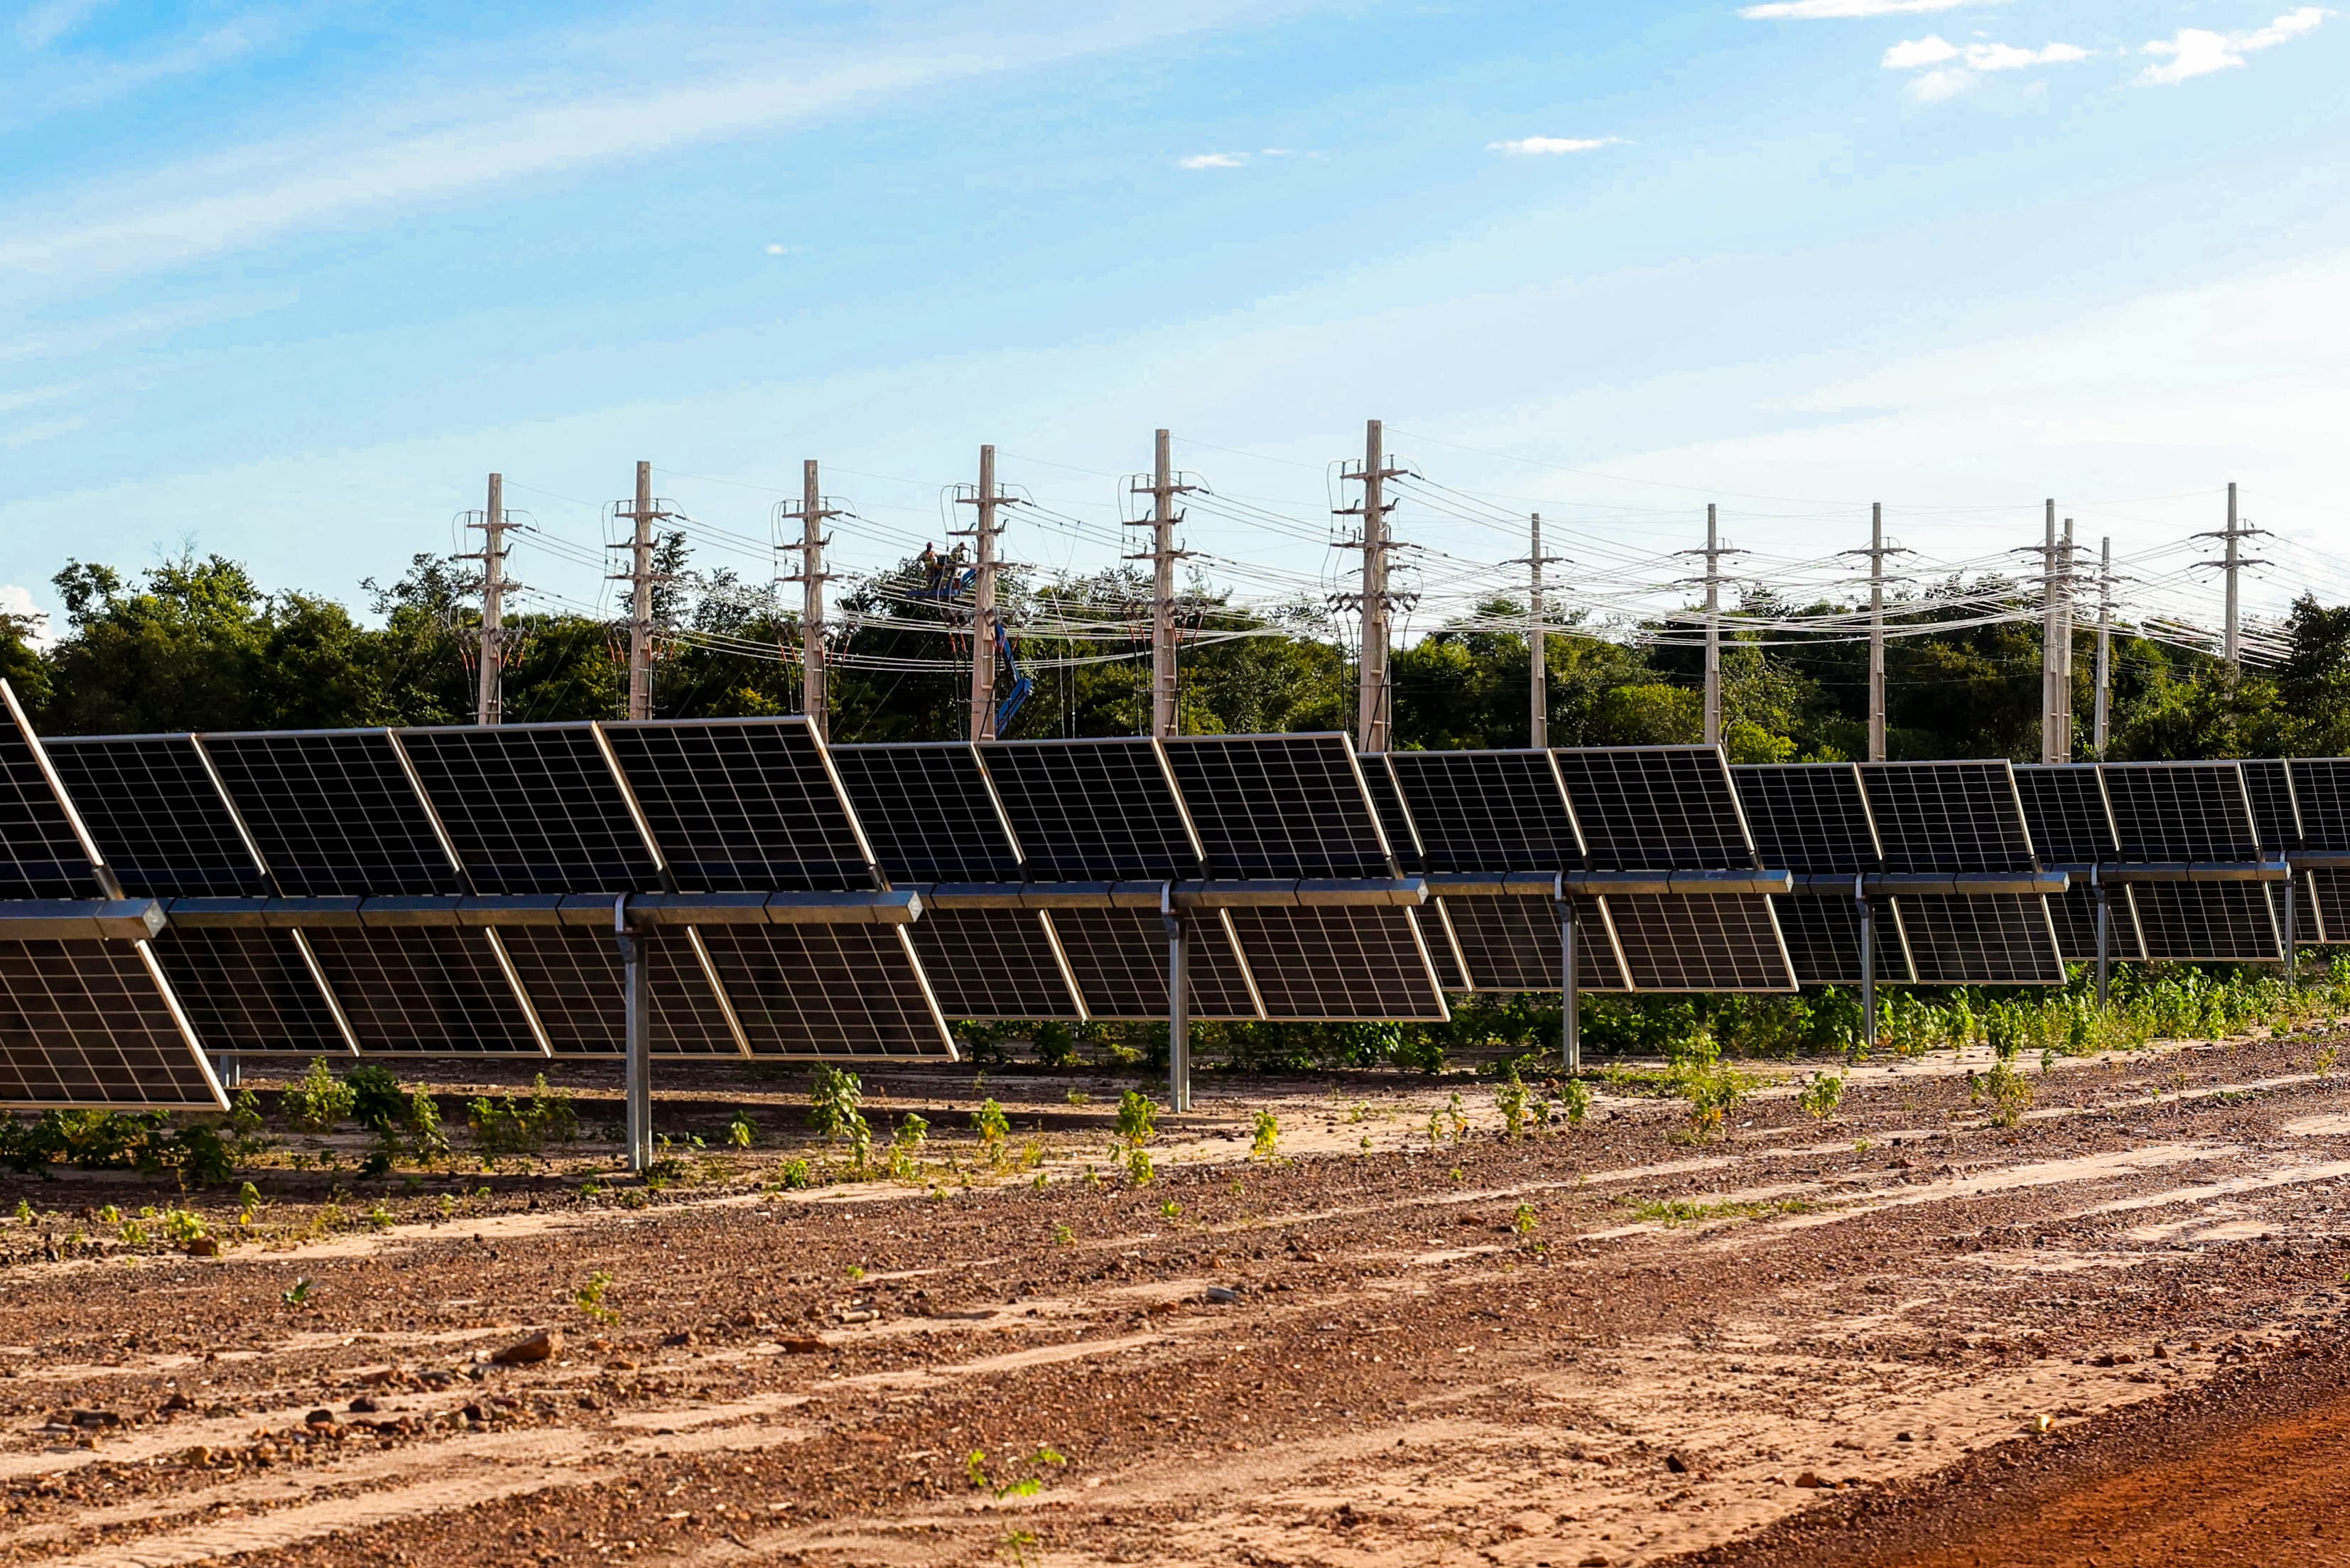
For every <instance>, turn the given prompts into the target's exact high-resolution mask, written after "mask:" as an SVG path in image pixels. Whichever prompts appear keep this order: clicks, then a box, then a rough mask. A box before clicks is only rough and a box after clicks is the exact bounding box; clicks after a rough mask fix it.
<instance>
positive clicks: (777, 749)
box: [602, 716, 874, 893]
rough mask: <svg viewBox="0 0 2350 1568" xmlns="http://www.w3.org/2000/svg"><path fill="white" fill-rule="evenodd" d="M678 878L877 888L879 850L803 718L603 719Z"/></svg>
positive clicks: (690, 883) (778, 887) (705, 883)
mask: <svg viewBox="0 0 2350 1568" xmlns="http://www.w3.org/2000/svg"><path fill="white" fill-rule="evenodd" d="M602 728H603V732H604V735H605V738H606V739H607V740H608V741H609V742H610V743H611V747H612V753H613V755H614V756H616V757H617V758H618V759H619V763H620V772H621V774H623V775H624V776H625V777H626V778H627V780H628V784H629V790H630V792H631V793H632V794H634V796H635V798H636V802H637V805H638V806H639V809H640V810H642V811H643V813H644V815H645V820H646V822H647V823H648V824H649V825H650V827H651V830H652V837H653V842H654V843H655V844H657V845H659V846H660V851H661V856H662V857H663V859H664V860H666V861H667V862H668V865H669V868H670V873H671V876H672V877H675V879H676V882H677V886H678V887H679V888H681V889H682V890H684V891H686V892H691V893H733V892H748V891H775V892H800V891H809V890H821V889H827V888H830V889H841V888H870V887H872V886H873V885H874V869H873V861H872V856H871V854H870V853H869V851H868V847H867V845H866V841H865V839H864V837H863V836H862V835H860V834H859V833H858V827H857V822H856V819H855V818H854V817H853V816H852V815H850V814H849V811H848V807H847V802H846V801H845V799H844V797H843V796H842V794H841V793H840V790H839V788H838V787H837V784H836V783H835V781H834V776H833V773H832V768H831V765H830V762H829V759H828V758H827V756H826V754H825V750H824V746H823V744H822V742H819V741H817V739H816V735H815V733H814V732H812V731H811V730H810V729H809V728H808V724H807V721H806V719H805V718H801V717H797V716H792V717H785V718H775V719H692V720H687V719H658V720H645V721H642V722H631V723H608V724H605V725H604V726H602Z"/></svg>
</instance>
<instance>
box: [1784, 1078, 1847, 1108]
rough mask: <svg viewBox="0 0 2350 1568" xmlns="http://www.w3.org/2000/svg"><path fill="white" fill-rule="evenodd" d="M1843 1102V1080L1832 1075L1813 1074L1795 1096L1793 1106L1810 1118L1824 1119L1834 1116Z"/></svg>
mask: <svg viewBox="0 0 2350 1568" xmlns="http://www.w3.org/2000/svg"><path fill="white" fill-rule="evenodd" d="M1843 1101H1844V1079H1843V1078H1842V1077H1840V1076H1838V1075H1835V1074H1834V1073H1815V1074H1814V1075H1812V1081H1811V1082H1810V1083H1808V1084H1805V1085H1804V1087H1803V1092H1802V1093H1801V1094H1798V1095H1797V1096H1795V1104H1796V1105H1797V1106H1801V1107H1802V1108H1803V1109H1804V1112H1805V1113H1806V1114H1808V1115H1811V1116H1818V1117H1820V1118H1822V1119H1823V1120H1825V1118H1827V1117H1829V1116H1834V1115H1835V1108H1836V1106H1838V1105H1840V1104H1842V1103H1843Z"/></svg>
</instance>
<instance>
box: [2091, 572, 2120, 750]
mask: <svg viewBox="0 0 2350 1568" xmlns="http://www.w3.org/2000/svg"><path fill="white" fill-rule="evenodd" d="M2113 681H2114V538H2113V535H2110V534H2108V535H2106V536H2105V538H2104V539H2103V540H2102V541H2101V542H2100V543H2099V545H2098V547H2097V694H2096V697H2095V705H2094V706H2093V707H2092V709H2091V711H2090V721H2089V722H2090V727H2091V741H2092V743H2093V744H2094V745H2095V748H2096V753H2097V761H2099V762H2101V763H2102V762H2104V761H2105V760H2106V715H2107V709H2108V706H2109V704H2110V703H2111V701H2112V699H2111V697H2110V696H2109V695H2108V694H2109V693H2110V692H2111V691H2112V690H2113Z"/></svg>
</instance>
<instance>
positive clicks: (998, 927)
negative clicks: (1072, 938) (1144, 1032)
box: [912, 909, 1080, 1019]
mask: <svg viewBox="0 0 2350 1568" xmlns="http://www.w3.org/2000/svg"><path fill="white" fill-rule="evenodd" d="M912 932H913V938H914V951H915V953H916V954H917V955H918V956H919V957H920V959H921V961H922V972H923V973H924V974H926V975H928V976H929V977H930V981H931V992H932V993H933V994H934V995H936V996H937V998H938V1000H939V1011H940V1012H942V1013H944V1014H945V1015H946V1016H947V1017H949V1018H972V1019H1024V1018H1076V1017H1078V1016H1080V1014H1079V1012H1078V1010H1077V999H1076V992H1074V991H1073V990H1072V989H1071V982H1070V979H1069V977H1068V975H1067V974H1066V972H1065V971H1064V970H1063V968H1062V964H1063V960H1062V957H1061V952H1060V949H1059V947H1058V945H1057V944H1056V943H1055V940H1054V934H1053V925H1052V922H1051V921H1050V920H1049V919H1047V918H1046V917H1045V914H1044V912H1043V911H1042V910H1036V909H930V910H927V911H925V912H924V914H923V916H922V918H921V919H919V920H917V921H915V922H914V924H913V927H912Z"/></svg>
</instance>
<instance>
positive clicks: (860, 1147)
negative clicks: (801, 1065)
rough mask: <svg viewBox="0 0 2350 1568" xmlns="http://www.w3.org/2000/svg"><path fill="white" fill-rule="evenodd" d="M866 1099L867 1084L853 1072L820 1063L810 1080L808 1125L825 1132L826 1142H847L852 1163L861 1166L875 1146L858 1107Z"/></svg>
mask: <svg viewBox="0 0 2350 1568" xmlns="http://www.w3.org/2000/svg"><path fill="white" fill-rule="evenodd" d="M864 1102H865V1088H864V1085H861V1084H859V1083H858V1081H857V1075H856V1074H854V1073H844V1072H842V1071H841V1070H840V1069H839V1068H837V1067H833V1066H819V1067H818V1068H816V1076H815V1077H814V1078H813V1079H812V1080H810V1081H809V1084H808V1126H810V1127H814V1128H815V1129H816V1131H817V1132H818V1133H820V1134H822V1135H823V1137H824V1141H825V1142H826V1143H827V1144H836V1143H843V1142H845V1143H847V1145H848V1149H849V1155H850V1159H849V1163H850V1164H852V1165H854V1166H856V1167H858V1168H859V1169H862V1168H864V1165H865V1159H866V1156H867V1154H868V1151H870V1150H871V1148H872V1147H873V1129H872V1127H869V1126H868V1125H867V1124H866V1120H865V1113H864V1112H863V1111H862V1110H860V1109H859V1108H858V1107H859V1106H862V1105H863V1104H864Z"/></svg>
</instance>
